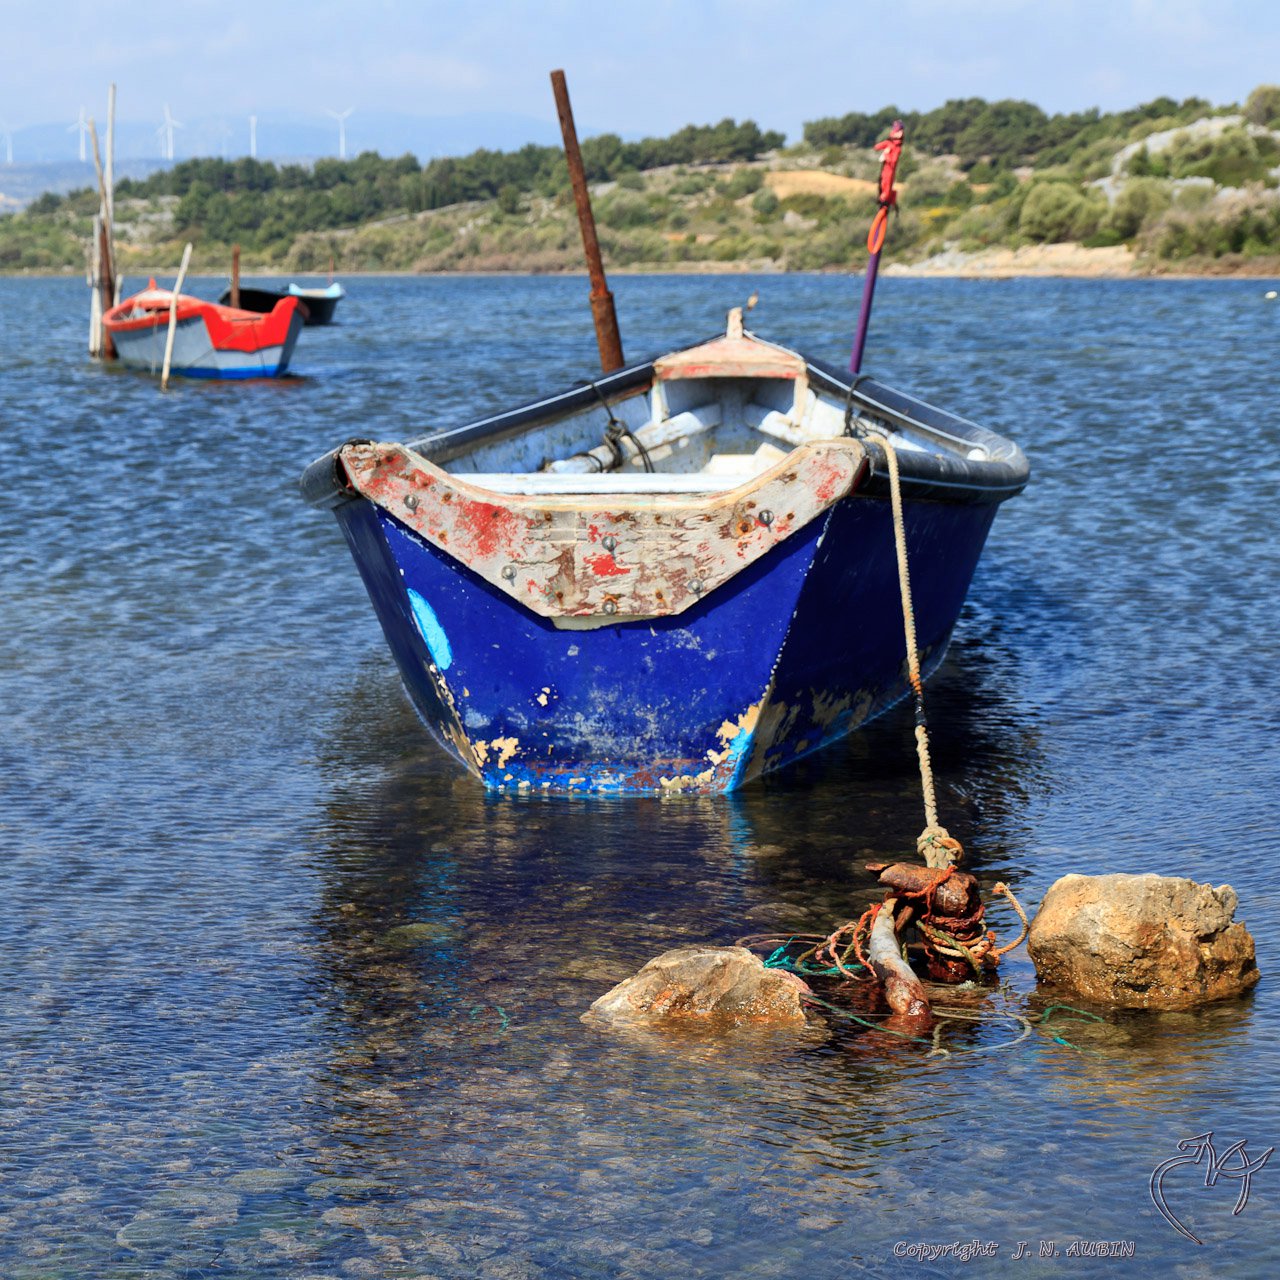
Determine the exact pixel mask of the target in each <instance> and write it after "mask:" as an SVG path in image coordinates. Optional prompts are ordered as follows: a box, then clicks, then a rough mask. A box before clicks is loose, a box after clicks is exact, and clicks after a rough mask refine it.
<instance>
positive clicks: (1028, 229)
mask: <svg viewBox="0 0 1280 1280" xmlns="http://www.w3.org/2000/svg"><path fill="white" fill-rule="evenodd" d="M1101 212H1102V210H1101V207H1100V205H1099V204H1098V203H1097V202H1096V201H1093V200H1090V199H1089V198H1087V197H1086V196H1084V195H1082V194H1081V193H1080V192H1079V191H1077V190H1075V189H1074V188H1073V187H1071V186H1069V185H1068V184H1066V183H1064V182H1042V183H1037V184H1036V185H1035V186H1034V187H1032V188H1031V190H1030V191H1028V192H1027V196H1026V199H1025V200H1023V202H1022V211H1021V213H1020V214H1019V215H1018V234H1019V235H1023V236H1026V238H1027V239H1028V240H1035V241H1038V242H1040V243H1042V244H1043V243H1052V242H1056V241H1061V240H1081V239H1083V238H1084V237H1085V236H1090V235H1092V234H1093V233H1094V232H1095V231H1096V230H1097V228H1098V222H1099V220H1100V215H1101Z"/></svg>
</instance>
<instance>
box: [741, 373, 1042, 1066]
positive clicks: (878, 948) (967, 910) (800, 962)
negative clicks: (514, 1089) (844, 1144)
mask: <svg viewBox="0 0 1280 1280" xmlns="http://www.w3.org/2000/svg"><path fill="white" fill-rule="evenodd" d="M855 387H856V380H855V383H854V385H853V386H851V387H850V389H849V395H848V399H847V402H846V405H845V433H846V434H847V435H850V436H853V437H855V438H857V439H861V440H863V441H866V442H868V443H873V444H876V445H878V446H879V447H880V448H881V449H882V450H883V451H884V456H885V459H886V462H887V465H888V472H889V498H890V508H891V512H892V517H893V541H894V552H895V556H896V559H897V568H898V589H899V594H900V597H901V602H902V628H903V636H904V640H905V644H906V665H907V673H906V674H907V683H908V684H909V686H910V688H911V693H912V696H913V698H914V701H915V721H916V723H915V742H916V756H917V759H918V762H919V766H920V790H921V794H922V797H923V801H924V818H925V825H924V829H923V830H922V831H921V832H920V835H919V836H918V837H917V839H916V851H917V853H918V854H919V855H920V858H921V860H922V861H923V862H924V864H925V865H924V867H917V866H912V865H910V864H905V863H895V864H893V865H892V866H884V865H875V864H873V865H871V867H870V868H869V869H870V870H873V871H878V872H880V873H881V874H880V883H881V884H883V885H885V886H886V887H887V888H888V890H889V892H888V895H887V896H886V898H885V900H884V901H882V902H877V903H873V904H872V905H871V906H869V907H868V908H867V909H866V911H864V912H863V913H862V915H861V916H859V917H858V919H856V920H850V921H846V922H845V923H844V924H842V925H840V926H839V927H838V928H836V929H835V930H834V931H833V932H831V933H829V934H827V935H825V936H820V935H806V936H804V937H799V936H793V937H791V938H788V939H786V940H779V939H777V938H768V937H763V938H746V939H741V940H740V942H739V945H740V946H745V945H752V946H760V945H763V944H764V943H766V942H767V943H768V944H769V945H770V946H771V947H772V948H773V950H772V953H771V954H770V956H769V958H768V960H767V961H766V962H765V963H766V964H767V965H769V966H770V967H774V968H787V969H790V970H791V971H792V972H794V973H797V974H800V975H802V976H805V977H839V978H843V979H845V980H847V981H859V982H866V981H871V982H878V983H880V984H881V985H882V986H883V990H884V995H885V998H886V999H887V1000H888V1003H889V1005H890V1007H891V1008H892V1009H893V1011H894V1012H895V1013H896V1014H900V1015H902V1016H903V1017H904V1018H906V1019H908V1020H913V1021H916V1022H920V1021H925V1022H926V1024H927V1020H928V1019H929V1018H930V1017H931V1016H932V1014H931V1010H930V1005H929V1001H928V997H927V996H926V994H925V991H924V987H923V985H922V983H921V981H920V978H919V977H918V975H917V973H916V972H914V971H913V970H912V969H911V968H910V967H909V964H908V958H909V951H910V947H909V944H908V943H907V942H906V941H905V939H904V936H903V935H904V934H906V933H907V930H908V929H909V928H910V927H914V930H915V935H916V937H917V938H918V940H919V941H918V946H919V949H920V950H921V951H923V957H922V962H923V968H924V971H925V973H926V974H927V975H928V976H929V977H930V978H931V979H933V980H934V981H938V982H950V983H958V982H963V981H964V980H965V979H966V978H970V979H973V978H977V979H981V978H983V977H984V976H985V975H986V974H987V973H989V972H990V971H991V970H993V969H994V968H995V966H996V965H997V964H998V963H999V961H1000V957H1001V956H1002V955H1005V954H1006V953H1008V952H1009V951H1012V950H1013V949H1014V948H1015V947H1017V946H1019V945H1020V944H1021V943H1022V941H1023V940H1024V939H1025V938H1026V936H1027V933H1028V930H1029V928H1030V925H1029V923H1028V921H1027V917H1026V913H1025V912H1024V911H1023V910H1022V907H1021V906H1020V905H1019V903H1018V901H1017V899H1016V898H1015V897H1014V896H1013V893H1012V891H1011V890H1010V889H1009V887H1008V886H1007V885H1004V884H997V885H996V886H995V890H994V892H995V893H997V894H999V895H1001V896H1003V897H1007V898H1008V899H1009V901H1010V902H1011V903H1012V905H1013V908H1014V910H1015V911H1016V912H1017V913H1018V916H1019V918H1020V919H1021V921H1022V931H1021V933H1019V935H1018V937H1017V938H1016V939H1015V940H1014V941H1013V942H1011V943H1009V944H1008V945H1007V946H1003V947H1000V946H997V945H996V936H995V934H994V933H993V932H991V931H990V930H988V929H986V928H985V911H986V909H985V907H984V906H983V903H982V899H981V897H980V895H979V893H978V885H977V881H976V879H975V878H974V877H973V876H971V875H968V874H967V873H965V872H961V871H959V870H958V867H959V864H960V863H961V862H962V861H963V860H964V846H963V845H962V844H961V843H960V841H959V840H957V839H956V838H955V837H954V836H953V835H952V834H951V833H950V832H949V831H948V830H947V829H946V827H944V826H943V825H942V824H941V822H939V820H938V798H937V787H936V784H935V781H934V775H933V762H932V758H931V755H930V749H929V727H928V721H927V719H926V716H925V705H924V678H923V675H922V674H921V669H920V648H919V643H918V640H917V636H916V618H915V608H914V605H913V603H912V597H911V568H910V564H909V561H908V555H907V533H906V520H905V517H904V514H903V503H902V475H901V471H900V468H899V465H898V452H897V449H896V448H895V447H894V445H893V442H892V441H891V440H890V439H889V437H888V435H887V434H886V433H884V432H880V431H875V430H869V429H868V428H867V427H866V426H864V425H863V423H862V422H860V421H858V420H857V418H856V416H855V413H854V406H853V397H854V388H855ZM930 873H933V874H930ZM944 886H946V888H945V889H944ZM943 899H945V900H943ZM886 908H887V909H888V912H887V913H886V914H884V915H883V916H882V913H883V912H885V909H886ZM800 942H805V943H807V944H808V945H806V946H805V947H804V948H803V949H802V950H800V951H799V952H798V953H797V954H792V948H793V947H794V946H795V945H797V944H798V943H800ZM1026 1034H1030V1030H1029V1027H1028V1028H1027V1032H1026ZM1022 1038H1025V1037H1022ZM1015 1043H1016V1042H1015ZM936 1047H937V1046H936V1044H935V1048H936Z"/></svg>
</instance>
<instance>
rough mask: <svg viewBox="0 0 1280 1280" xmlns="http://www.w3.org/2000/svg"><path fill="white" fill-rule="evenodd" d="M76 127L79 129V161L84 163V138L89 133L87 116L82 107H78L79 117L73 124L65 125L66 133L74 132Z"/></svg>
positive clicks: (85, 157)
mask: <svg viewBox="0 0 1280 1280" xmlns="http://www.w3.org/2000/svg"><path fill="white" fill-rule="evenodd" d="M77 129H79V130H80V163H81V164H84V162H85V160H86V159H87V158H88V157H87V156H86V155H85V149H84V140H85V138H86V137H87V136H88V134H89V117H88V114H87V113H86V112H85V109H84V108H83V107H81V108H80V119H79V120H77V121H76V122H75V124H69V125H67V132H68V133H75V131H76V130H77Z"/></svg>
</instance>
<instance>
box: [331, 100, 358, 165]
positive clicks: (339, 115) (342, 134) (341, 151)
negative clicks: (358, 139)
mask: <svg viewBox="0 0 1280 1280" xmlns="http://www.w3.org/2000/svg"><path fill="white" fill-rule="evenodd" d="M354 110H355V107H348V108H347V109H346V110H345V111H329V112H327V114H328V115H331V116H332V117H333V118H334V119H335V120H336V121H337V122H338V159H339V160H345V159H346V158H347V117H348V116H349V115H350V114H351V113H352V112H353V111H354Z"/></svg>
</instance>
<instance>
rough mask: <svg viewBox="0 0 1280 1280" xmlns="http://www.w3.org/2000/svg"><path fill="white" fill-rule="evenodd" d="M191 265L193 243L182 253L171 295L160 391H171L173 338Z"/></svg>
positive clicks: (188, 244)
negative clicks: (183, 285) (170, 372)
mask: <svg viewBox="0 0 1280 1280" xmlns="http://www.w3.org/2000/svg"><path fill="white" fill-rule="evenodd" d="M190 263H191V242H190V241H188V242H187V247H186V248H185V249H183V251H182V265H181V266H180V267H179V268H178V280H177V283H176V284H175V285H174V286H173V292H172V293H171V294H170V295H169V336H168V337H167V338H165V340H164V368H163V369H162V370H161V372H160V390H161V391H167V390H168V389H169V365H170V364H171V363H172V362H173V338H174V335H175V334H176V333H177V332H178V294H180V293H181V292H182V282H183V281H184V280H185V279H186V278H187V267H188V266H189V265H190Z"/></svg>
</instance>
